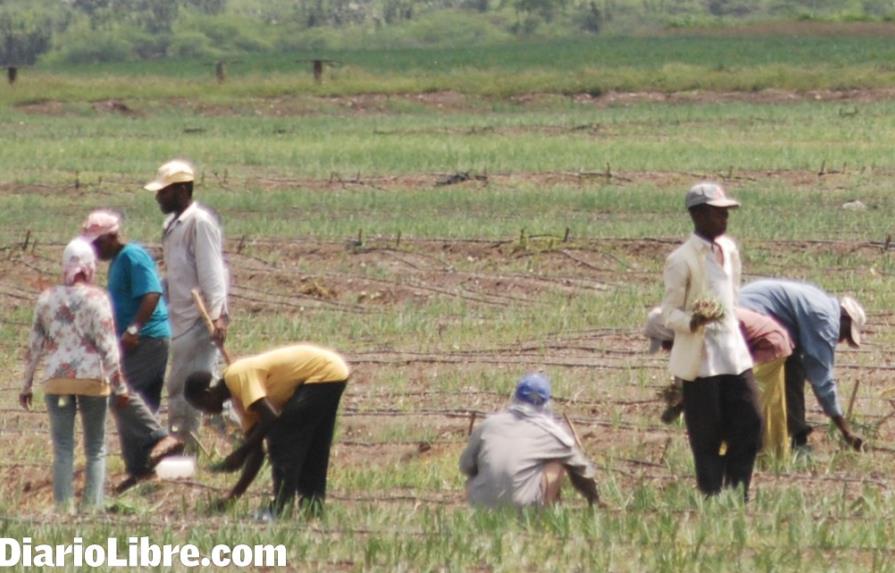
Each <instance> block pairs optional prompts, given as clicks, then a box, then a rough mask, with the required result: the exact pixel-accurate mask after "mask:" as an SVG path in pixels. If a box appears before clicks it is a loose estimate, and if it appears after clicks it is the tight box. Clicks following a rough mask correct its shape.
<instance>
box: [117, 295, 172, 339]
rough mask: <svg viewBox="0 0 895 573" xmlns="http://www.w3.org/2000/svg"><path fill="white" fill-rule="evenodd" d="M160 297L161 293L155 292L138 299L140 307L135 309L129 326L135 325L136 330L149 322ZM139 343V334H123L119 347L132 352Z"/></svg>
mask: <svg viewBox="0 0 895 573" xmlns="http://www.w3.org/2000/svg"><path fill="white" fill-rule="evenodd" d="M161 296H162V295H161V293H157V292H149V293H146V294H145V295H143V297H142V298H141V299H140V306H139V307H138V308H137V314H136V315H134V321H133V322H132V323H131V324H135V325H137V327H138V328H142V327H143V325H144V324H146V323H147V322H149V319H150V318H152V313H153V312H155V307H156V306H158V301H159V299H160V298H161ZM128 326H130V325H128ZM139 343H140V333H139V332H138V333H137V334H128V333H127V332H125V333H124V334H122V335H121V345H122V346H123V347H124V348H125V350H133V349H134V348H136V347H137V345H138V344H139Z"/></svg>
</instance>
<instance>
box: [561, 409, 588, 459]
mask: <svg viewBox="0 0 895 573" xmlns="http://www.w3.org/2000/svg"><path fill="white" fill-rule="evenodd" d="M562 419H563V420H565V421H566V425H567V426H568V427H569V429H570V430H572V437H573V438H575V444H576V445H577V446H578V447H579V448H580V449H581V450H584V446H582V445H581V438H579V437H578V430H576V429H575V424H573V423H572V419H571V418H569V415H568V414H563V415H562Z"/></svg>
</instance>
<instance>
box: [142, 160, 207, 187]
mask: <svg viewBox="0 0 895 573" xmlns="http://www.w3.org/2000/svg"><path fill="white" fill-rule="evenodd" d="M194 179H195V174H194V170H193V166H192V164H191V163H190V162H189V161H185V160H183V159H174V160H171V161H169V162H167V163H165V164H164V165H162V166H161V167H159V168H158V173H156V174H155V179H153V180H152V181H150V182H149V183H147V184H146V185H144V186H143V189H146V190H147V191H152V192H155V191H158V190H159V189H164V188H165V187H168V186H169V185H174V184H175V183H189V182H190V181H193V180H194Z"/></svg>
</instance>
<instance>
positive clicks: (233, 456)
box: [211, 398, 280, 473]
mask: <svg viewBox="0 0 895 573" xmlns="http://www.w3.org/2000/svg"><path fill="white" fill-rule="evenodd" d="M249 410H251V411H252V412H254V413H256V414H258V418H259V420H258V422H257V423H256V424H255V425H254V426H252V428H251V430H249V432H248V434H247V435H246V439H245V442H243V443H242V445H241V446H239V447H238V448H236V449H235V450H233V452H231V453H230V455H229V456H227V457H226V458H224V461H222V462H221V463H219V464H215V465H213V466H212V467H211V471H215V472H228V473H229V472H235V471H236V470H238V469H239V468H241V467H243V465H244V464H245V462H246V459H247V458H248V457H249V454H251V453H253V452H254V451H255V450H257V449H258V448H261V443H262V441H263V440H264V437H265V436H266V435H267V433H268V432H269V431H270V429H271V428H272V427H273V425H274V423H275V422H276V421H277V419H278V418H279V417H280V415H279V413H278V412H277V410H276V408H275V407H274V406H273V404H271V403H270V402H269V401H268V400H267V398H261V399H260V400H257V401H255V402H254V403H252V405H251V406H249ZM262 451H263V450H262Z"/></svg>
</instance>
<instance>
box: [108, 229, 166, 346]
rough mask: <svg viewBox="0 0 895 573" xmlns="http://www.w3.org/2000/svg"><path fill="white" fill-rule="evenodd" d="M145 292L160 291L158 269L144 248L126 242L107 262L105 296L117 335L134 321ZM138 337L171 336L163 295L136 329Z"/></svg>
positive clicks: (160, 283)
mask: <svg viewBox="0 0 895 573" xmlns="http://www.w3.org/2000/svg"><path fill="white" fill-rule="evenodd" d="M149 293H159V294H162V293H163V291H162V281H161V280H160V279H159V274H158V268H157V267H156V266H155V261H154V260H152V257H151V256H150V255H149V253H148V252H147V251H146V249H144V248H143V247H142V246H141V245H138V244H137V243H128V244H126V245H125V246H124V247H123V248H122V249H121V250H120V251H119V252H118V254H117V255H115V258H114V259H112V262H111V263H110V264H109V297H110V298H111V299H112V308H113V309H114V311H115V331H116V332H117V333H118V336H121V335H122V334H124V331H125V330H126V329H127V327H128V326H129V325H130V324H131V323H132V322H133V321H134V317H135V316H136V315H137V310H138V309H139V308H140V301H141V300H142V298H143V297H144V296H145V295H147V294H149ZM140 336H142V337H145V338H170V337H171V327H170V325H169V324H168V307H167V306H166V305H165V299H164V298H159V301H158V305H156V307H155V311H153V313H152V316H151V317H149V320H148V321H147V322H146V324H144V325H143V328H141V329H140Z"/></svg>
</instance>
